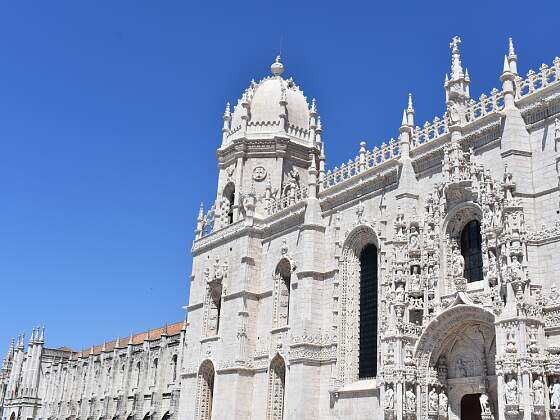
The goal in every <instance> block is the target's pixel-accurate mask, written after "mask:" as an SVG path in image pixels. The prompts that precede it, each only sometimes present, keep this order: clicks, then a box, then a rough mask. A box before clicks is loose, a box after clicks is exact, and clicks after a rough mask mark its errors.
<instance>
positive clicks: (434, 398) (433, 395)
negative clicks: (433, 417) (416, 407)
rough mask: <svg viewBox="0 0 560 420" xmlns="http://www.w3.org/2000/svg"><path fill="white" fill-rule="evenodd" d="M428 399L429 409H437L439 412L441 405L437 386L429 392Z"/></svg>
mask: <svg viewBox="0 0 560 420" xmlns="http://www.w3.org/2000/svg"><path fill="white" fill-rule="evenodd" d="M428 399H429V401H430V405H429V411H435V412H436V413H437V411H438V406H439V396H438V393H437V392H436V389H435V388H432V389H431V391H430V393H429V394H428Z"/></svg>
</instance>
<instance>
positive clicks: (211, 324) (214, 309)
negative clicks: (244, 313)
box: [205, 281, 222, 337]
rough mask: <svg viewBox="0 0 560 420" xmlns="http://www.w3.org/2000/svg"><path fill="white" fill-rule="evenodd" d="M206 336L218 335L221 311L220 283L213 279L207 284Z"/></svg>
mask: <svg viewBox="0 0 560 420" xmlns="http://www.w3.org/2000/svg"><path fill="white" fill-rule="evenodd" d="M205 304H206V315H205V316H206V336H207V337H213V336H215V335H218V331H219V329H220V313H221V311H222V283H220V282H219V281H213V282H211V283H209V284H208V289H207V296H206V303H205Z"/></svg>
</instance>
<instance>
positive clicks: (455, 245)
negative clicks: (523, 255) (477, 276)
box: [442, 201, 483, 294]
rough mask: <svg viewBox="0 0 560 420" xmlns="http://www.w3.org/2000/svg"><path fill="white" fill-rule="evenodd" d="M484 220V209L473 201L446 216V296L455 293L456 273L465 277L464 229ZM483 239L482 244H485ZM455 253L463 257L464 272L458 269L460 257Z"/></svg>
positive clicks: (443, 225)
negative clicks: (459, 272)
mask: <svg viewBox="0 0 560 420" xmlns="http://www.w3.org/2000/svg"><path fill="white" fill-rule="evenodd" d="M482 218H483V210H482V208H481V207H480V206H479V205H478V204H477V203H474V202H472V201H465V202H461V203H458V204H456V205H454V206H453V207H452V208H451V209H450V210H449V211H448V213H447V214H446V215H445V218H444V219H443V223H442V232H443V233H444V236H443V243H442V256H443V259H442V263H443V268H444V273H445V281H444V283H443V293H444V294H448V293H451V292H454V291H455V288H454V287H453V283H454V281H453V280H454V278H455V277H457V275H456V274H457V273H455V271H461V276H460V277H464V272H465V257H464V255H463V250H462V248H461V235H462V232H463V229H464V228H465V226H467V225H468V223H470V222H472V221H477V222H478V223H479V226H480V224H481V223H482ZM480 234H481V235H482V231H480ZM482 239H483V238H482ZM482 239H481V244H482V242H483V240H482ZM454 253H458V254H460V257H462V261H461V262H460V264H461V265H462V266H463V269H462V270H458V269H457V267H456V265H457V258H458V257H456V256H455V255H454ZM480 258H482V248H481V249H480ZM481 264H482V262H481Z"/></svg>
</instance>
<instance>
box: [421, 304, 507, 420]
mask: <svg viewBox="0 0 560 420" xmlns="http://www.w3.org/2000/svg"><path fill="white" fill-rule="evenodd" d="M461 296H464V295H463V294H462V293H460V296H459V297H458V298H457V300H456V302H455V304H454V305H453V306H451V307H450V308H448V309H446V310H445V311H443V312H442V313H441V314H439V315H438V316H437V317H436V318H434V319H433V320H432V321H430V323H429V324H428V325H427V326H426V328H425V330H424V332H423V333H422V335H421V336H420V338H419V340H418V341H417V343H416V346H415V356H416V360H417V364H418V372H422V374H424V375H426V376H427V377H428V378H430V381H429V382H431V383H432V385H435V386H437V388H438V389H443V392H445V393H447V397H448V401H449V410H450V412H451V413H454V414H455V415H456V416H458V415H459V413H460V404H461V399H462V398H463V397H464V396H465V395H467V394H476V393H480V392H481V391H482V389H481V387H480V385H481V384H483V385H484V387H483V389H484V391H482V392H486V393H488V394H489V396H490V400H491V401H492V405H494V409H496V408H497V406H496V405H497V393H496V388H497V383H496V377H495V355H496V332H495V326H494V322H495V317H494V314H493V313H492V312H490V311H488V310H486V309H484V308H482V307H480V306H475V305H470V304H465V303H461V300H462V299H461ZM421 392H422V393H423V395H424V396H425V395H427V393H428V392H429V389H428V387H427V386H425V387H424V388H423V389H422V391H421ZM423 398H424V397H423ZM494 412H495V411H494ZM453 418H458V417H453Z"/></svg>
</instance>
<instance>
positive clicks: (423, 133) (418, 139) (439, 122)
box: [411, 117, 449, 148]
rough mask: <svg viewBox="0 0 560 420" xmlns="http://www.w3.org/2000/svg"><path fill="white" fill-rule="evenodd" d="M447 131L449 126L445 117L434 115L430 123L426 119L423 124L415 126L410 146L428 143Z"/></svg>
mask: <svg viewBox="0 0 560 420" xmlns="http://www.w3.org/2000/svg"><path fill="white" fill-rule="evenodd" d="M447 133H449V126H448V125H447V119H446V118H445V117H443V118H439V117H435V118H434V120H433V121H432V123H429V122H428V121H426V122H425V123H424V125H423V126H422V127H421V128H420V127H418V126H417V127H416V128H415V129H414V131H413V133H412V142H411V148H415V147H418V146H421V145H423V144H426V143H429V142H431V141H432V140H435V139H437V138H439V137H441V136H444V135H445V134H447Z"/></svg>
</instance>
